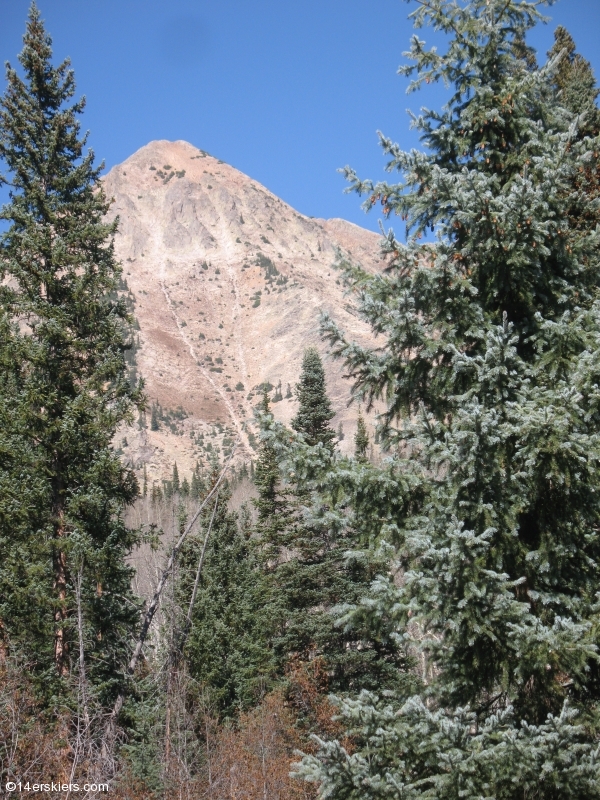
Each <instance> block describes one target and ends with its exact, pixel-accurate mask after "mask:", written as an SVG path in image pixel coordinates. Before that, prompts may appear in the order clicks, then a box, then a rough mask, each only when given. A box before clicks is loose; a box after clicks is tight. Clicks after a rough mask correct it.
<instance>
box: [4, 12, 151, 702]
mask: <svg viewBox="0 0 600 800" xmlns="http://www.w3.org/2000/svg"><path fill="white" fill-rule="evenodd" d="M24 43H25V44H24V48H23V51H22V53H21V54H20V56H19V60H20V62H21V65H22V67H23V73H24V78H23V79H21V78H20V77H19V76H18V74H17V72H16V71H15V70H13V69H12V68H11V67H10V66H9V67H7V83H8V85H7V89H6V92H5V94H4V97H3V98H2V101H1V104H0V158H1V159H2V161H3V163H4V167H5V169H6V171H7V174H8V176H9V179H10V184H11V194H10V202H9V203H8V204H7V205H5V206H4V207H3V209H2V211H1V213H0V218H1V219H3V220H4V221H6V223H7V224H8V227H7V229H6V231H5V233H3V235H2V238H1V242H0V277H1V278H2V280H3V283H2V288H1V289H0V324H1V325H2V337H1V340H0V342H1V343H0V352H1V358H0V370H1V371H2V375H0V414H1V415H2V417H3V420H2V422H3V436H2V445H1V448H0V520H1V528H0V620H1V624H2V629H3V631H4V634H5V635H6V636H7V637H8V640H9V642H10V644H11V645H12V646H13V647H14V648H15V649H17V650H21V651H22V652H23V653H24V654H26V656H27V658H28V663H31V664H32V665H33V670H34V673H35V675H36V676H38V677H39V678H41V677H42V676H44V677H45V678H46V677H47V676H51V675H52V674H53V673H54V674H57V675H58V676H59V677H61V678H66V677H67V676H68V674H69V672H70V670H71V667H72V656H71V654H72V650H73V645H74V637H75V631H74V613H75V596H74V583H75V581H76V580H77V576H78V575H81V577H82V607H83V619H84V628H85V630H84V637H85V645H86V652H87V661H88V665H87V672H88V678H90V680H91V681H92V683H93V684H94V685H95V686H96V688H97V689H98V690H99V691H100V693H101V694H100V696H101V697H102V698H104V699H106V698H107V697H109V696H110V695H111V694H112V693H113V692H115V691H116V684H117V683H118V681H119V674H120V670H121V667H122V664H123V662H124V661H125V659H126V656H127V644H128V642H129V641H130V638H131V636H132V633H133V630H134V626H135V624H136V622H137V618H138V614H137V611H136V604H135V601H134V599H133V597H132V593H131V589H130V580H131V570H130V568H129V567H128V566H127V565H126V560H125V559H126V556H127V554H128V552H129V551H130V549H131V547H132V545H133V543H134V538H135V537H134V534H133V533H132V532H131V531H128V530H127V529H126V528H125V525H124V523H123V520H122V517H121V512H122V510H123V507H124V506H125V505H126V504H128V503H130V502H131V501H132V500H133V498H134V497H135V496H136V494H137V484H136V481H135V478H134V475H133V473H132V472H131V471H130V470H129V469H127V468H125V467H123V466H122V465H121V463H120V462H119V459H118V458H117V456H116V454H115V452H114V451H113V448H112V446H111V440H112V437H113V436H114V434H115V432H116V430H117V428H118V427H119V426H120V425H121V424H122V423H123V422H129V423H130V422H131V421H132V417H133V411H134V409H135V408H136V406H137V407H138V408H139V407H141V401H142V395H141V391H140V387H139V386H138V387H132V386H131V384H130V381H129V380H128V374H127V365H126V360H125V354H126V351H127V341H128V339H129V337H130V333H131V327H130V326H131V319H130V318H129V317H128V315H127V309H126V303H125V302H124V301H123V300H122V299H119V297H118V296H117V292H118V289H119V278H120V269H119V267H118V265H117V264H116V263H115V260H114V255H113V246H112V239H113V236H114V234H115V231H116V224H115V223H107V222H105V221H104V217H105V214H106V212H107V211H108V207H109V206H108V201H107V200H106V197H105V195H104V193H103V191H102V187H101V184H100V183H99V176H100V170H99V169H95V168H94V166H93V154H92V153H91V152H88V153H87V154H86V153H85V152H84V147H85V143H86V139H85V137H83V138H80V136H79V122H78V116H79V114H80V113H81V111H82V110H83V107H84V103H83V101H80V102H75V103H73V102H72V97H73V94H74V91H75V85H74V78H73V73H72V71H71V70H70V69H69V65H68V62H64V63H63V64H61V65H60V66H58V67H56V68H55V67H53V66H52V64H51V56H52V53H51V42H50V39H49V37H48V36H47V34H46V33H45V31H44V28H43V25H42V22H41V20H40V16H39V12H38V10H37V8H36V7H35V5H32V7H31V10H30V13H29V19H28V23H27V31H26V34H25V38H24ZM69 103H71V104H70V105H69ZM43 688H44V691H46V692H48V693H51V692H52V691H53V689H54V688H55V687H54V686H53V683H52V681H51V680H45V681H44V686H43Z"/></svg>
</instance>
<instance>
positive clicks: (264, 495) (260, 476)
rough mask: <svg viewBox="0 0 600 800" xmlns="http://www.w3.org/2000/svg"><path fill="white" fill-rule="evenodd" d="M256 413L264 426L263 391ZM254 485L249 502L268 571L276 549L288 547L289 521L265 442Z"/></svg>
mask: <svg viewBox="0 0 600 800" xmlns="http://www.w3.org/2000/svg"><path fill="white" fill-rule="evenodd" d="M260 411H261V412H262V414H263V415H264V416H263V424H265V423H266V421H267V420H268V419H269V416H270V413H271V409H270V405H269V395H268V393H267V391H266V390H264V391H263V398H262V402H261V405H260ZM244 467H245V465H244ZM254 485H255V486H256V488H257V490H258V496H257V497H256V498H253V500H252V504H253V505H254V508H255V509H256V511H257V519H256V523H255V533H256V535H257V536H258V538H259V540H260V544H261V548H262V550H263V558H264V560H265V567H266V568H268V564H269V562H270V560H271V559H272V558H275V559H277V558H278V557H279V552H280V549H281V548H282V547H284V546H285V545H287V544H289V542H290V539H291V536H292V527H293V519H292V512H291V509H290V500H289V498H288V497H287V493H286V491H285V489H284V487H283V486H282V485H281V479H280V475H279V464H278V461H277V454H276V452H275V448H274V447H273V445H272V443H271V442H270V441H269V440H267V439H262V440H261V442H260V446H259V452H258V459H257V461H256V467H255V470H254Z"/></svg>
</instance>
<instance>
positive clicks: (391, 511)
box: [280, 0, 600, 800]
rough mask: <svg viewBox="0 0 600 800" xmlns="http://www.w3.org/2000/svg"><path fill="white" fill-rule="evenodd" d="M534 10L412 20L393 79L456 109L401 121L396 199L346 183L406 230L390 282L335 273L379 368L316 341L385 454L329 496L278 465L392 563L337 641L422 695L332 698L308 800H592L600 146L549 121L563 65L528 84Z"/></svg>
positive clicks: (552, 65)
mask: <svg viewBox="0 0 600 800" xmlns="http://www.w3.org/2000/svg"><path fill="white" fill-rule="evenodd" d="M548 4H549V3H545V2H542V0H536V1H534V2H533V1H532V2H526V1H523V2H521V0H519V1H518V2H516V0H469V1H468V2H467V1H466V0H452V1H450V0H428V2H420V1H418V2H416V3H415V5H416V8H415V10H414V11H413V12H412V16H413V19H414V22H415V26H416V27H417V28H420V27H422V26H424V25H429V26H431V27H433V28H434V30H436V31H438V32H440V35H442V36H443V37H444V40H445V42H446V44H445V45H444V47H443V48H441V49H440V50H437V49H435V48H430V49H428V48H427V47H426V45H425V42H423V41H422V40H421V39H419V38H418V37H417V36H416V35H415V36H414V37H413V38H412V41H411V47H410V51H409V53H408V54H407V55H408V56H409V58H410V60H411V61H412V64H410V65H409V66H406V67H403V68H402V69H401V70H400V72H401V73H402V74H404V75H407V76H411V77H412V79H413V80H412V83H411V85H410V88H411V89H417V88H419V86H420V85H421V84H422V83H423V82H427V83H430V82H436V81H444V82H445V83H446V85H447V86H449V87H450V88H451V97H450V100H449V102H448V104H447V106H445V107H444V109H443V110H442V111H441V112H437V111H429V110H423V112H422V114H421V115H420V116H418V117H414V118H413V125H414V126H415V127H416V128H417V129H418V130H419V131H420V133H421V136H422V141H423V144H424V147H425V149H424V151H411V152H404V151H402V150H401V148H400V147H399V146H398V145H396V144H394V143H393V142H392V141H391V140H389V139H387V138H386V137H384V136H381V144H382V147H383V150H384V152H385V153H386V154H387V156H389V164H388V171H389V172H394V171H398V172H399V173H400V174H401V176H402V177H401V182H400V183H387V182H384V183H379V184H375V185H374V184H373V183H371V182H370V181H361V180H359V178H358V177H357V176H356V175H355V174H354V172H353V171H352V170H351V169H347V170H346V175H347V177H348V179H349V180H350V182H351V184H352V188H353V189H355V190H356V191H357V192H359V193H361V194H366V195H367V200H366V203H365V206H366V207H367V208H370V207H372V206H374V205H375V204H377V203H378V202H380V203H381V204H382V207H383V212H384V214H385V216H386V217H387V216H390V215H399V216H400V217H402V218H403V219H404V220H406V223H407V232H408V236H407V244H406V245H404V244H402V243H401V242H400V241H398V240H397V239H396V237H395V236H394V233H393V232H392V231H391V230H390V231H389V232H388V233H387V236H386V238H385V240H384V243H383V254H384V257H385V259H386V262H387V268H386V270H385V271H384V272H383V273H380V274H376V275H374V274H372V273H369V272H366V271H364V270H362V269H360V268H359V267H356V266H353V265H350V264H345V265H343V268H344V273H345V278H346V282H347V285H348V287H349V289H350V290H352V291H353V292H354V295H355V298H356V302H357V307H358V311H359V313H360V315H361V316H362V317H363V319H365V320H366V321H367V322H368V323H369V324H370V325H371V327H372V329H373V330H374V331H375V332H376V333H377V334H379V340H380V342H381V346H380V347H379V349H376V350H374V349H365V348H363V347H361V346H359V345H357V344H355V343H353V342H352V341H349V340H348V339H347V338H346V337H345V335H344V333H343V331H341V330H339V329H338V327H337V326H336V324H335V322H334V321H332V320H330V319H325V320H324V331H325V334H326V335H327V336H328V337H329V339H330V341H331V342H332V346H333V349H334V352H335V353H336V354H337V356H339V357H340V358H342V359H343V360H344V362H345V365H346V369H347V371H348V372H349V373H350V374H351V375H352V376H353V377H354V379H355V382H356V393H357V395H358V398H359V399H360V400H361V401H362V402H366V403H367V407H368V406H369V404H371V406H372V404H374V403H377V404H379V407H380V408H381V407H382V406H383V407H384V412H383V413H382V415H381V417H380V422H381V436H382V438H383V441H384V443H385V444H386V446H387V447H388V454H389V457H388V459H387V461H386V462H385V463H384V465H383V466H382V467H374V466H371V465H370V464H368V463H365V462H364V461H361V460H356V461H354V462H352V460H350V459H347V460H343V459H342V460H338V461H332V460H330V461H329V463H328V465H327V469H328V472H327V474H326V475H325V473H324V472H323V470H321V471H319V470H318V469H317V464H318V461H319V458H321V461H322V460H323V457H322V455H320V454H319V452H317V451H316V450H315V448H310V447H306V446H299V445H295V446H294V445H292V446H290V445H286V442H285V438H284V437H283V436H281V437H280V443H281V444H280V447H281V449H282V452H285V454H286V457H287V459H288V463H289V469H290V470H292V471H294V472H296V473H298V472H303V474H311V470H312V474H314V475H319V480H318V482H316V483H315V489H316V490H318V495H319V500H318V502H317V501H316V506H319V504H320V508H326V509H327V512H326V513H327V520H328V524H329V525H330V527H331V528H332V529H341V528H343V527H344V526H352V527H353V528H355V529H356V530H357V531H358V533H359V534H360V535H361V536H362V537H363V540H364V542H365V544H369V545H370V546H371V547H373V548H382V547H388V548H390V549H391V551H392V554H393V556H392V562H391V564H392V569H391V570H390V574H387V575H382V576H381V577H380V578H379V579H378V580H377V581H376V582H375V583H374V584H373V586H372V591H371V594H370V596H369V597H368V598H366V599H365V600H364V601H363V602H362V603H360V604H358V605H355V606H353V607H348V608H346V609H345V611H344V612H343V615H342V619H341V622H342V624H344V625H346V626H348V627H350V628H351V627H353V626H357V625H358V626H360V627H364V626H365V625H366V626H369V627H370V629H371V630H372V631H374V632H376V634H377V635H378V636H379V637H381V639H382V640H385V639H386V638H390V639H392V640H395V641H397V642H400V643H401V644H402V646H403V647H404V648H406V651H407V652H408V653H410V654H412V655H413V656H414V657H415V658H416V660H417V663H418V664H419V671H420V678H421V680H422V689H421V690H420V691H419V692H418V693H417V694H414V693H412V694H409V693H405V694H402V692H396V693H389V692H388V693H380V694H377V693H376V692H362V693H361V694H360V695H359V696H357V697H355V698H354V699H342V700H340V701H339V706H340V715H341V718H342V720H343V721H344V722H345V726H346V729H347V732H348V733H349V734H350V735H351V736H352V741H353V750H352V751H351V752H347V751H345V750H344V748H343V747H342V745H341V744H340V743H339V742H337V741H322V742H321V743H320V750H319V751H318V753H317V754H316V755H315V756H310V757H309V756H307V757H306V758H305V759H304V760H303V762H302V764H301V766H300V767H299V773H300V774H301V775H302V776H303V777H304V778H307V779H309V780H315V781H318V782H319V783H320V784H321V796H322V797H327V798H336V800H341V799H342V798H344V800H350V798H352V799H353V800H354V799H355V800H359V799H360V800H366V799H367V798H373V799H374V798H403V800H408V799H409V798H410V800H413V799H414V800H416V798H435V799H436V800H442V799H443V800H446V798H448V800H449V799H450V798H452V800H458V798H465V799H467V800H476V799H477V800H483V799H484V798H496V800H505V799H506V800H509V799H510V800H513V799H514V800H517V798H544V800H553V799H554V798H556V800H558V798H561V800H566V799H567V798H573V799H575V798H578V799H580V798H584V797H585V798H594V797H600V781H599V779H600V765H599V763H598V755H599V754H598V746H599V736H598V734H599V718H598V710H599V709H598V701H599V698H600V669H599V664H598V659H599V657H600V653H599V650H598V644H599V642H598V638H599V627H598V623H599V617H598V611H599V608H600V606H599V598H600V596H599V594H598V592H599V590H600V581H599V575H600V564H599V559H600V538H599V534H600V470H599V466H600V439H599V423H600V391H599V389H598V386H599V378H600V374H599V370H600V302H599V298H598V289H597V287H598V280H599V266H600V265H599V260H600V250H599V244H600V231H599V230H598V229H597V228H595V227H594V228H592V227H591V226H582V225H580V224H577V220H574V219H573V216H572V212H573V209H576V208H578V207H582V206H585V205H586V203H588V204H589V203H591V202H597V201H592V200H589V199H586V198H585V196H584V195H582V192H583V191H584V188H583V187H582V186H581V183H580V182H578V181H577V180H575V178H576V176H577V175H580V174H582V173H583V172H584V171H585V170H586V169H588V168H590V166H591V165H593V164H594V159H597V157H598V148H599V147H600V142H599V141H598V140H593V139H591V138H589V137H586V136H582V135H581V129H582V126H583V125H584V124H585V119H581V118H577V117H576V116H575V115H573V114H572V113H570V112H569V111H567V109H565V108H561V107H560V104H559V103H557V98H556V94H555V93H554V92H553V91H552V89H551V87H552V85H553V80H554V78H553V76H554V74H555V73H556V70H557V69H558V66H559V63H560V57H561V56H560V54H559V55H557V56H555V57H554V58H553V59H552V60H551V61H550V62H549V63H548V64H546V65H545V66H544V67H543V68H540V69H538V68H537V67H536V65H535V63H532V59H531V57H530V56H531V53H530V52H529V51H528V50H527V48H526V47H525V44H524V42H525V37H526V33H527V31H528V30H529V29H530V28H532V27H533V26H534V25H535V24H536V23H538V22H539V21H540V19H541V14H540V9H541V7H542V6H544V5H548ZM595 216H596V215H595V214H592V215H590V218H594V217H595ZM594 225H595V223H594ZM432 231H433V232H435V240H434V241H431V242H429V241H427V240H423V236H424V234H426V233H428V232H432ZM324 475H325V477H323V476H324Z"/></svg>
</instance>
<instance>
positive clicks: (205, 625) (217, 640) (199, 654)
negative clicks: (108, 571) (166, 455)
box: [177, 469, 273, 717]
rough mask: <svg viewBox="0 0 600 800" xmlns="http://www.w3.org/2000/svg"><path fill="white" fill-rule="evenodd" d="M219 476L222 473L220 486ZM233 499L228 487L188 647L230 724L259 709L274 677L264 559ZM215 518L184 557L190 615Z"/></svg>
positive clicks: (192, 667) (184, 602) (181, 585)
mask: <svg viewBox="0 0 600 800" xmlns="http://www.w3.org/2000/svg"><path fill="white" fill-rule="evenodd" d="M217 474H218V473H217V471H216V469H215V471H214V473H213V475H212V476H211V484H212V485H214V480H215V479H216V477H217ZM230 499H231V493H230V491H229V489H228V488H227V487H226V486H224V487H222V488H221V490H220V492H219V496H218V501H217V505H216V512H215V514H214V521H213V524H212V529H211V532H210V539H209V541H208V545H207V547H206V553H205V557H204V564H203V569H202V572H201V576H200V584H199V590H198V593H197V597H196V602H195V604H194V608H193V611H192V625H191V628H190V631H189V635H188V638H187V642H186V645H185V658H186V660H187V664H188V668H189V671H190V675H191V676H192V677H193V678H195V679H196V680H197V681H199V682H201V683H202V684H203V685H204V686H205V688H206V689H207V691H208V692H209V695H210V698H211V702H212V703H213V704H214V706H215V708H217V709H218V711H219V713H220V714H221V715H222V716H224V717H233V716H235V715H236V714H237V713H238V712H239V711H240V710H242V709H244V708H248V707H250V706H252V705H254V704H255V703H256V702H258V700H259V698H260V694H261V691H262V689H263V688H264V685H265V684H266V682H268V681H269V680H270V678H271V676H272V673H273V664H272V654H271V652H270V650H269V648H268V627H267V626H268V621H267V620H266V619H265V613H264V606H265V593H264V591H263V583H262V578H261V573H260V571H259V564H260V556H259V553H258V550H257V547H256V544H255V542H253V541H252V540H251V538H250V533H251V530H250V528H249V525H248V520H247V517H246V516H245V515H244V514H243V513H240V514H239V515H237V514H235V513H232V512H231V511H230V510H229V509H228V504H229V500H230ZM212 515H213V506H212V505H211V504H209V507H208V508H207V509H206V511H205V512H204V513H203V516H202V524H201V528H200V535H199V536H198V537H196V538H195V539H193V540H190V541H189V542H188V543H187V544H186V546H185V547H184V549H183V551H182V556H181V561H180V574H181V578H180V580H179V581H178V585H177V598H178V602H179V605H180V606H181V608H182V609H184V610H186V611H187V608H188V603H189V598H190V596H191V593H192V585H193V583H194V579H195V574H196V570H197V565H198V561H199V559H200V557H201V553H202V549H203V545H204V537H205V536H206V533H207V531H208V530H209V526H210V520H211V517H212Z"/></svg>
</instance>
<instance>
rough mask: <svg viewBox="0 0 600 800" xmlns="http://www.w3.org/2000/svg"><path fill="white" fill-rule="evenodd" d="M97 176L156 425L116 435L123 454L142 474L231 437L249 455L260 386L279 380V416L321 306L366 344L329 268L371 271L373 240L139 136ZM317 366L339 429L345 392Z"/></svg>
mask: <svg viewBox="0 0 600 800" xmlns="http://www.w3.org/2000/svg"><path fill="white" fill-rule="evenodd" d="M104 182H105V188H106V191H107V194H108V196H109V197H113V198H114V203H113V206H112V208H111V212H110V213H111V216H112V217H114V216H115V215H118V216H119V219H120V222H119V233H118V235H117V238H116V241H115V247H116V251H117V255H118V257H119V258H120V260H121V261H122V262H123V266H124V278H125V279H126V281H127V285H128V287H129V290H130V297H131V300H132V302H133V304H134V309H133V310H134V314H135V317H136V320H137V323H138V325H139V329H140V330H139V337H138V338H139V346H138V349H137V352H136V360H137V369H138V372H139V373H140V374H141V375H142V376H143V377H144V378H145V380H146V391H147V394H148V398H149V402H150V404H151V405H152V404H154V406H155V409H158V411H157V412H156V413H157V414H158V416H161V415H162V422H161V421H160V420H159V430H157V431H150V430H149V429H142V430H139V431H138V432H137V433H135V434H133V435H132V432H131V431H130V432H129V433H128V435H127V437H126V438H127V445H126V446H125V450H126V454H127V456H128V457H129V458H131V460H132V461H133V462H134V463H135V465H136V467H138V468H140V467H141V466H142V465H144V464H145V465H146V467H147V471H148V473H149V475H150V476H151V477H152V478H155V479H159V478H161V477H164V476H165V475H166V474H167V473H170V470H171V468H172V464H173V462H174V461H177V463H178V465H179V468H180V471H181V470H182V469H183V472H184V473H185V472H189V471H191V468H192V467H193V465H194V464H195V462H196V460H199V461H201V462H202V461H206V460H207V459H208V457H209V456H210V454H211V452H214V451H215V448H217V447H218V448H219V451H220V452H221V453H222V452H223V451H224V450H227V448H228V446H230V442H231V440H232V439H234V438H236V437H238V436H239V437H240V440H241V448H240V458H242V459H245V460H249V459H250V458H253V457H254V456H255V449H254V448H255V441H256V440H255V433H256V432H255V431H254V423H253V416H254V406H255V405H256V404H257V402H258V399H259V394H260V388H259V387H260V386H261V385H264V384H267V385H270V386H272V387H278V386H281V391H280V392H276V391H275V390H274V395H275V397H274V399H275V401H276V402H275V403H274V405H273V410H274V413H275V416H276V418H278V419H280V420H282V421H284V422H289V420H290V419H291V417H292V416H293V414H294V413H295V407H296V403H295V400H294V398H293V396H290V388H291V387H293V386H294V384H295V383H296V381H297V379H298V375H299V371H300V363H301V359H302V354H303V351H304V349H305V348H306V347H308V346H309V345H313V346H316V347H318V348H319V350H320V351H321V352H322V353H324V355H326V352H325V348H324V346H323V343H322V342H321V341H320V337H319V332H318V328H319V316H320V314H321V312H323V311H328V312H329V313H331V314H332V315H333V316H334V317H335V318H336V319H338V320H339V322H340V323H341V324H342V326H343V327H345V328H346V329H347V330H348V331H349V333H350V334H351V335H353V336H355V338H358V339H360V340H362V341H365V342H366V341H368V340H369V339H370V334H369V332H368V331H367V330H366V328H365V326H364V325H362V324H361V322H360V321H359V320H358V319H357V318H356V316H355V315H354V314H353V313H352V311H351V310H350V309H348V308H347V305H346V300H345V298H344V290H343V287H342V286H341V284H340V281H339V279H338V280H336V275H335V271H334V269H333V265H334V262H335V261H336V259H337V256H338V253H339V252H340V251H342V252H343V253H345V254H346V255H348V256H349V257H350V258H352V259H353V260H354V261H358V262H360V263H362V264H363V265H364V266H366V267H367V268H372V269H377V268H378V239H379V237H378V236H377V235H376V234H374V233H371V232H370V231H366V230H363V229H361V228H360V227H359V226H356V225H352V224H351V223H348V222H345V221H344V220H340V219H333V220H320V219H312V218H308V217H305V216H303V215H302V214H299V213H298V212H297V211H295V210H294V209H293V208H291V207H290V206H289V205H287V204H286V203H284V202H283V201H282V200H281V199H280V198H278V197H277V196H276V195H274V194H273V193H272V192H270V191H269V190H268V189H266V188H265V187H264V186H262V185H261V184H259V183H257V182H256V181H254V180H253V179H252V178H250V177H248V176H247V175H244V174H243V173H242V172H240V171H239V170H237V169H235V168H234V167H231V166H230V165H228V164H226V163H224V162H223V161H222V160H220V159H217V158H214V157H213V156H211V155H209V154H208V153H206V152H205V151H203V150H199V149H198V148H196V147H194V146H193V145H191V144H189V143H188V142H185V141H176V142H169V141H166V140H159V141H154V142H150V143H149V144H147V145H145V146H144V147H142V148H140V149H139V150H138V151H137V152H135V153H134V154H133V155H132V156H130V157H129V158H128V159H127V160H126V161H124V162H123V163H122V164H120V165H118V166H115V167H113V169H111V170H110V172H109V173H108V174H107V175H106V177H105V179H104ZM326 371H327V378H328V389H329V393H330V396H331V398H332V401H333V403H334V407H335V408H336V409H337V411H338V416H337V418H336V420H335V424H336V425H337V424H338V423H340V422H341V423H342V425H343V427H344V428H345V429H347V430H348V432H349V433H350V432H351V431H352V430H353V426H354V423H355V417H356V411H355V409H354V408H352V407H350V408H348V407H347V401H348V399H349V389H350V387H349V385H348V382H347V381H345V380H344V379H343V377H342V374H341V367H340V365H338V364H336V363H334V362H332V361H326ZM286 395H287V397H286ZM280 396H281V400H279V397H280ZM157 418H158V417H157ZM349 443H350V444H351V436H348V437H347V440H346V445H348V444H349ZM343 444H344V443H342V445H343Z"/></svg>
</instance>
